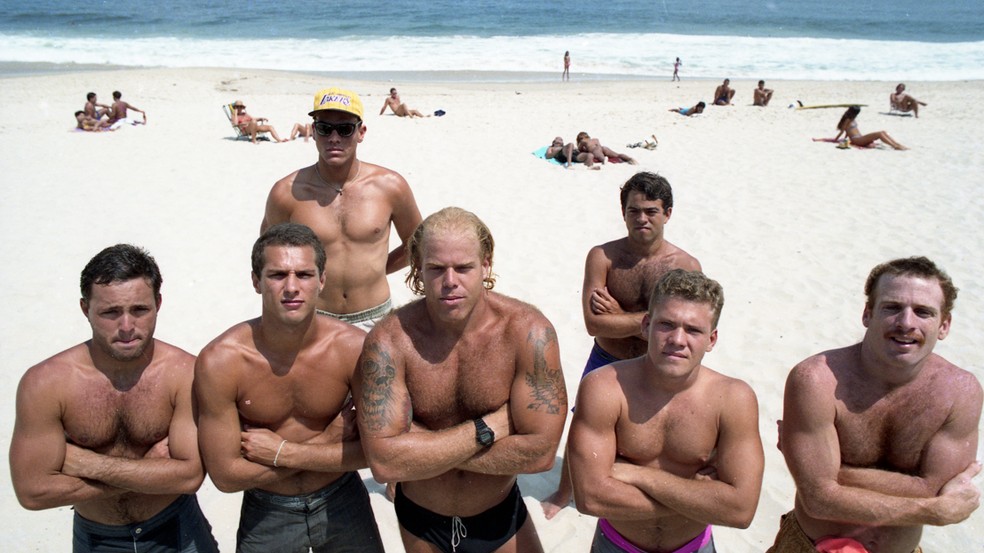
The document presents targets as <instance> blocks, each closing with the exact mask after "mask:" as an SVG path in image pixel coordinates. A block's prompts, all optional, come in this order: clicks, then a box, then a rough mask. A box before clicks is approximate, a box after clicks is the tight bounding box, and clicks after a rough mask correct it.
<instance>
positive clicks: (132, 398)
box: [63, 380, 174, 456]
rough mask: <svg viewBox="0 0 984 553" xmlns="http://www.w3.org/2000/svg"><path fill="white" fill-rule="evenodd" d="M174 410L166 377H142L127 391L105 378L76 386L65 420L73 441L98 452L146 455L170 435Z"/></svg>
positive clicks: (70, 439) (69, 401)
mask: <svg viewBox="0 0 984 553" xmlns="http://www.w3.org/2000/svg"><path fill="white" fill-rule="evenodd" d="M173 414H174V405H173V403H172V394H171V393H169V392H168V391H167V389H166V386H165V383H164V382H163V381H160V380H151V381H143V380H142V381H141V382H139V383H137V384H136V385H135V386H134V387H133V388H131V389H129V390H126V391H120V390H116V389H115V388H113V386H112V385H111V384H110V383H109V382H108V381H105V382H100V383H98V384H93V383H89V384H87V385H85V386H78V387H74V389H73V391H72V392H70V395H69V398H68V401H67V404H66V408H65V415H64V419H63V421H64V426H65V433H66V436H67V438H68V439H69V441H70V442H71V443H74V444H76V445H79V446H81V447H85V448H87V449H91V450H93V451H96V452H99V453H105V454H115V455H123V456H125V455H126V454H130V455H143V454H144V453H145V452H146V451H147V449H149V448H150V447H151V446H152V445H154V444H155V443H157V442H159V441H161V440H163V439H164V438H166V437H167V435H168V428H169V427H170V425H171V419H172V417H173Z"/></svg>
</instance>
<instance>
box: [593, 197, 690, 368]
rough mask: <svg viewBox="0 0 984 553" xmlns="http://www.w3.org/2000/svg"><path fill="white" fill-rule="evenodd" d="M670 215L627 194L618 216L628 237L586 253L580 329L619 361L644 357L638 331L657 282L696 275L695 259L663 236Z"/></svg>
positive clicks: (653, 203) (650, 202)
mask: <svg viewBox="0 0 984 553" xmlns="http://www.w3.org/2000/svg"><path fill="white" fill-rule="evenodd" d="M672 214H673V208H668V209H664V208H663V201H662V200H647V199H646V195H645V194H643V193H642V192H631V193H630V194H629V197H628V199H627V200H626V202H625V211H624V212H623V214H622V217H623V219H624V221H625V226H626V228H627V229H628V235H627V236H626V237H625V238H619V239H618V240H613V241H611V242H607V243H605V244H602V245H600V246H595V247H594V248H591V251H589V252H588V258H587V261H586V262H585V265H584V286H583V287H582V288H581V308H582V311H583V313H584V324H585V326H586V327H587V329H588V334H590V335H592V336H594V337H595V340H597V342H598V345H599V346H601V348H602V349H603V350H605V351H607V352H608V353H610V354H612V355H613V356H615V357H617V358H619V359H629V358H632V357H638V356H640V355H642V354H643V353H645V352H646V340H645V336H644V332H643V331H642V330H640V329H641V328H642V319H643V317H645V315H646V310H647V308H648V305H649V293H650V292H651V291H652V289H653V285H654V284H656V281H657V280H659V278H660V277H661V276H663V275H664V274H665V273H666V272H667V271H669V270H670V269H685V270H688V271H699V270H700V262H698V261H697V259H696V258H694V257H693V256H692V255H690V254H688V253H687V252H685V251H683V250H682V249H680V248H678V247H677V246H675V245H673V244H672V243H670V242H669V241H668V240H666V238H665V237H664V233H663V229H664V226H665V225H666V223H667V222H669V220H670V216H671V215H672Z"/></svg>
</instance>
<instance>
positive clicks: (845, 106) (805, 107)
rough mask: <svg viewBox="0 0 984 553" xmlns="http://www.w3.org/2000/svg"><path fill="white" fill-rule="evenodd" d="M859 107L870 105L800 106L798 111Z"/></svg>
mask: <svg viewBox="0 0 984 553" xmlns="http://www.w3.org/2000/svg"><path fill="white" fill-rule="evenodd" d="M854 106H857V107H859V108H865V107H868V104H823V105H819V106H799V107H798V108H796V109H797V110H801V109H824V108H850V107H854Z"/></svg>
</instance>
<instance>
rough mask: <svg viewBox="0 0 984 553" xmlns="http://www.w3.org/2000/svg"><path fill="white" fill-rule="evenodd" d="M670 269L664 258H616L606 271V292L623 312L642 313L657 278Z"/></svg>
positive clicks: (647, 303)
mask: <svg viewBox="0 0 984 553" xmlns="http://www.w3.org/2000/svg"><path fill="white" fill-rule="evenodd" d="M671 268H672V266H671V265H670V263H669V261H668V260H667V259H666V258H660V259H652V260H646V259H635V260H631V259H628V258H627V257H625V256H622V257H616V258H615V259H613V260H612V265H611V267H610V268H609V270H608V277H607V278H608V280H607V287H608V292H609V293H610V294H611V295H612V297H613V298H615V299H616V300H617V301H618V303H619V305H620V306H621V307H622V309H623V310H625V311H632V312H638V311H644V310H645V309H646V308H647V307H648V305H649V295H650V293H651V292H652V290H653V286H655V284H656V281H657V280H659V277H661V276H663V274H664V273H666V272H667V271H669V270H670V269H671Z"/></svg>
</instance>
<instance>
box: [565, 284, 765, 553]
mask: <svg viewBox="0 0 984 553" xmlns="http://www.w3.org/2000/svg"><path fill="white" fill-rule="evenodd" d="M712 320H713V313H712V309H711V306H710V305H707V304H703V303H695V302H691V301H687V300H683V299H678V298H668V299H665V300H663V301H661V302H660V303H659V304H657V305H656V306H655V307H654V312H653V314H652V316H651V318H650V317H648V316H647V318H646V323H648V324H645V326H646V327H648V332H647V333H648V335H649V342H648V343H649V350H648V352H647V353H646V354H645V355H644V356H642V357H637V358H635V359H629V360H626V361H620V362H617V363H613V364H612V365H609V366H607V367H603V368H600V369H598V370H596V371H593V372H592V373H591V374H589V375H588V376H586V377H585V378H584V380H582V381H581V385H580V388H579V390H578V397H577V410H576V411H575V412H574V420H573V422H572V423H571V429H570V435H569V437H568V459H569V460H570V466H571V475H572V478H573V483H574V495H575V497H576V504H577V506H578V509H579V510H580V511H582V512H584V513H587V514H590V515H593V516H598V517H604V518H606V519H608V521H609V522H610V523H611V525H612V526H613V527H614V528H615V529H616V530H617V531H618V532H619V533H620V534H621V535H622V536H623V537H625V538H626V539H627V540H629V541H630V542H632V543H633V544H635V545H636V546H638V547H640V548H642V549H644V550H646V551H654V552H667V551H675V550H676V549H678V548H680V547H681V546H683V545H684V544H686V543H687V542H689V541H691V540H692V539H693V538H694V537H696V536H697V535H698V534H700V533H701V532H702V531H703V530H704V528H705V527H706V526H707V525H708V524H715V525H724V526H733V527H740V528H746V527H748V525H749V524H750V523H751V521H752V517H753V516H754V514H755V509H756V506H757V505H758V499H759V492H760V490H761V486H762V473H763V467H764V455H763V452H762V442H761V439H760V438H759V433H758V403H757V401H756V399H755V393H754V392H753V391H752V389H751V388H750V387H749V386H748V385H747V384H745V383H744V382H742V381H740V380H736V379H734V378H730V377H727V376H724V375H722V374H719V373H717V372H715V371H713V370H711V369H709V368H707V367H705V366H703V365H701V364H700V363H701V360H702V358H703V356H704V353H705V352H707V351H710V350H711V348H712V347H713V346H714V343H715V342H716V340H717V330H714V329H712Z"/></svg>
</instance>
